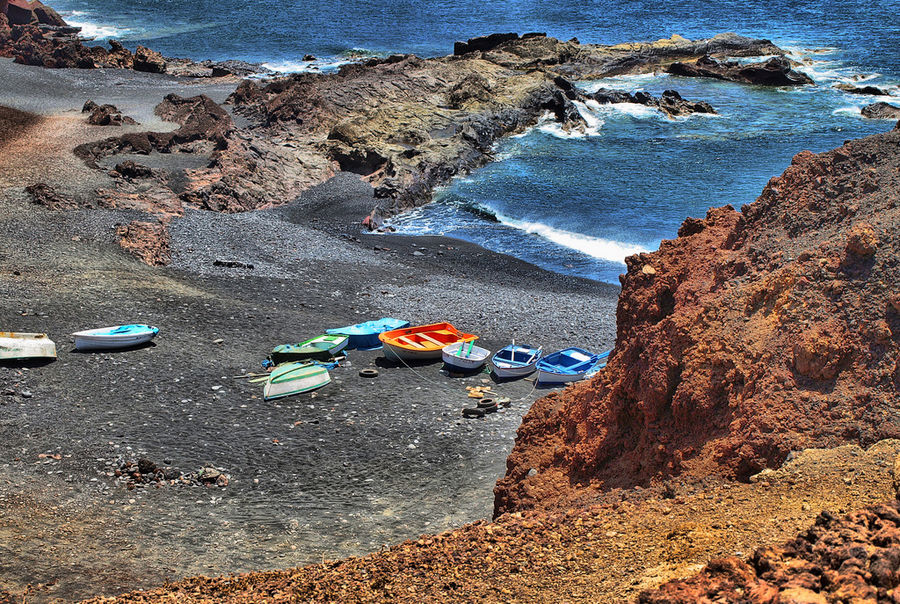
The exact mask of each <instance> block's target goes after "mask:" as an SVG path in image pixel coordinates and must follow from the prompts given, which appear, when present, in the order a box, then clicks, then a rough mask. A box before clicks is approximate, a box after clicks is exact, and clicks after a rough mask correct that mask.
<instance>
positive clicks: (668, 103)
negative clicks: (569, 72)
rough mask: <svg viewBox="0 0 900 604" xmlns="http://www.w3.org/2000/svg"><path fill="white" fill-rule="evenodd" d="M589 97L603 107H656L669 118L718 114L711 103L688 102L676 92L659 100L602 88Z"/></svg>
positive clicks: (668, 91) (638, 93) (664, 95)
mask: <svg viewBox="0 0 900 604" xmlns="http://www.w3.org/2000/svg"><path fill="white" fill-rule="evenodd" d="M589 96H590V97H591V98H593V99H594V100H595V101H597V102H598V103H600V104H601V105H606V104H614V103H636V104H638V105H646V106H647V107H655V108H657V109H659V110H660V111H662V112H663V113H665V114H666V115H668V116H669V117H677V116H684V115H691V114H693V113H709V114H715V113H716V110H715V109H713V108H712V105H710V104H709V103H707V102H705V101H697V102H692V101H688V100H686V99H683V98H681V95H680V94H678V92H677V91H675V90H665V91H663V93H662V95H660V96H659V97H658V98H657V97H655V96H653V95H652V94H650V93H648V92H643V91H640V92H635V93H634V94H632V93H630V92H625V91H622V90H609V89H606V88H601V89H600V90H598V91H596V92H595V93H593V94H591V95H589Z"/></svg>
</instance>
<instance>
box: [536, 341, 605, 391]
mask: <svg viewBox="0 0 900 604" xmlns="http://www.w3.org/2000/svg"><path fill="white" fill-rule="evenodd" d="M607 356H609V353H608V352H606V353H603V354H595V353H593V352H588V351H587V350H584V349H582V348H565V349H563V350H557V351H556V352H551V353H550V354H548V355H547V356H545V357H544V358H542V359H541V360H539V361H538V362H537V371H538V377H537V381H538V383H541V384H564V383H566V382H576V381H578V380H580V379H582V378H584V376H585V374H586V373H587V372H588V371H590V370H591V369H593V367H594V366H595V365H596V364H597V363H598V362H600V361H601V360H602V359H603V358H606V357H607Z"/></svg>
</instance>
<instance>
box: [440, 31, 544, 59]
mask: <svg viewBox="0 0 900 604" xmlns="http://www.w3.org/2000/svg"><path fill="white" fill-rule="evenodd" d="M532 37H534V36H532ZM518 39H519V34H515V33H509V34H491V35H489V36H479V37H477V38H469V39H468V40H467V41H465V42H456V43H455V44H454V45H453V54H454V55H464V54H468V53H470V52H487V51H489V50H493V49H495V48H497V47H498V46H500V45H501V44H503V43H505V42H509V41H510V40H518Z"/></svg>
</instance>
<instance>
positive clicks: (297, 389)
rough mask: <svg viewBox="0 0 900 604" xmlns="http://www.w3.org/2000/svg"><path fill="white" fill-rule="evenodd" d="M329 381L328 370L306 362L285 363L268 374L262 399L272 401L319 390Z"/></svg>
mask: <svg viewBox="0 0 900 604" xmlns="http://www.w3.org/2000/svg"><path fill="white" fill-rule="evenodd" d="M330 381H331V376H330V375H328V370H327V369H325V368H324V367H322V366H321V365H317V364H315V363H310V362H308V361H301V362H296V363H285V364H283V365H279V366H278V367H276V368H275V369H273V370H272V373H271V374H269V379H268V380H266V386H265V388H264V389H263V398H264V399H265V400H267V401H268V400H272V399H274V398H282V397H284V396H291V395H292V394H300V393H303V392H309V391H310V390H315V389H316V388H321V387H322V386H324V385H325V384H327V383H329V382H330Z"/></svg>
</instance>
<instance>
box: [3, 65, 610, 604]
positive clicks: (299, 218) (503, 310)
mask: <svg viewBox="0 0 900 604" xmlns="http://www.w3.org/2000/svg"><path fill="white" fill-rule="evenodd" d="M3 69H4V70H5V71H4V76H5V77H6V78H7V79H8V80H12V84H15V77H16V76H17V74H20V75H21V74H24V75H21V77H23V78H25V80H24V81H27V82H33V81H34V78H35V77H38V78H39V79H40V81H41V82H42V83H41V84H40V85H34V87H33V89H31V90H25V89H18V88H15V86H13V88H12V89H13V90H24V92H21V95H19V93H16V94H12V93H7V92H2V93H0V104H2V105H9V106H12V107H14V108H17V109H22V110H27V111H32V112H36V113H44V114H53V113H55V112H58V111H63V110H66V109H65V108H66V107H67V106H71V107H70V108H69V110H72V109H71V108H72V107H80V104H81V103H82V102H83V101H84V100H86V99H84V98H83V96H84V94H83V87H90V86H95V85H96V86H101V84H102V86H106V83H105V81H106V79H109V78H110V77H111V75H110V74H112V75H114V76H116V77H118V76H119V75H121V76H122V77H123V78H126V79H127V78H132V77H134V76H135V75H136V74H132V73H128V74H127V75H125V74H119V73H118V72H107V73H104V72H79V73H78V74H77V76H76V75H75V74H73V73H72V72H69V71H65V72H54V71H50V70H42V71H40V73H39V74H36V72H34V71H32V70H31V69H32V68H21V69H20V68H19V66H13V65H11V64H9V63H7V62H4V63H3ZM57 77H59V78H62V81H63V82H70V81H73V78H74V81H77V82H81V84H80V85H79V86H81V87H79V86H76V87H75V88H76V90H74V91H73V92H70V93H68V97H66V94H64V93H63V92H60V91H61V90H63V88H64V87H63V86H62V85H60V86H58V87H56V88H54V86H53V83H54V82H55V81H56V80H55V78H57ZM140 78H141V82H142V85H141V86H140V87H134V88H132V89H130V88H128V87H127V86H120V87H119V88H118V89H117V90H118V92H117V94H119V95H121V96H123V97H124V98H120V99H119V103H121V104H122V105H126V106H128V107H133V108H134V109H133V112H134V113H136V114H138V115H141V116H147V115H150V108H152V106H153V104H155V103H156V102H158V100H160V99H161V98H162V96H163V95H164V94H165V93H167V92H169V91H170V90H171V88H172V87H173V85H174V83H177V81H175V80H173V79H172V78H164V77H163V78H158V79H154V78H153V77H151V76H147V75H144V74H141V75H140ZM148 82H149V83H150V84H153V85H158V92H157V93H155V96H154V94H150V92H148V84H147V83H148ZM154 82H155V84H154ZM173 82H174V83H173ZM29 85H31V84H29ZM153 85H149V91H152V90H154V88H153ZM45 86H47V87H49V88H48V89H53V90H56V92H55V93H54V95H57V96H61V97H62V100H60V98H56V97H54V99H53V102H52V103H49V104H48V106H47V107H45V108H44V109H43V110H42V108H41V106H40V103H35V102H34V98H33V97H35V96H40V95H41V94H43V92H44V87H45ZM197 88H198V87H196V86H192V87H188V86H186V87H185V91H183V92H182V94H191V93H193V91H194V90H197ZM104 89H105V88H104ZM129 90H132V92H129ZM66 98H67V99H68V100H69V101H70V102H69V103H68V105H66V102H65V99H66ZM220 98H221V97H220ZM23 99H29V100H27V101H26V100H23ZM95 100H97V101H98V102H109V101H108V100H107V99H105V98H95ZM0 153H2V151H0ZM72 170H73V172H79V171H84V170H86V168H84V167H83V166H80V165H79V164H78V162H77V160H75V159H74V157H73V158H72ZM92 180H93V179H92V178H88V179H86V183H90V182H92ZM0 182H2V183H3V184H2V193H0V225H2V230H3V233H4V236H3V237H2V239H0V298H2V303H0V330H14V331H36V332H47V333H48V334H50V336H51V338H53V339H54V340H55V341H56V344H57V349H58V351H59V359H58V360H57V361H56V362H53V363H49V364H46V365H36V366H25V367H22V366H14V365H13V366H8V365H7V366H2V367H0V594H2V592H3V591H4V590H5V591H8V592H10V593H13V594H21V593H23V592H24V591H25V590H26V588H27V586H28V585H29V584H31V588H30V595H29V597H28V601H29V602H33V601H48V600H54V599H61V600H65V601H70V600H75V599H78V598H81V597H87V596H90V595H97V594H114V593H118V592H122V591H125V590H131V589H135V588H142V587H151V586H157V585H161V584H162V583H164V582H165V581H166V580H172V579H176V578H180V577H184V576H188V575H192V574H200V573H202V574H208V575H210V574H211V575H215V574H225V573H233V572H241V571H248V570H258V569H266V568H286V567H290V566H296V565H302V564H305V563H310V562H314V561H321V560H322V559H323V558H327V559H334V558H338V557H343V556H347V555H353V554H364V553H367V552H371V551H376V550H378V549H379V548H381V547H382V546H383V545H384V544H393V543H396V542H399V541H401V540H403V539H406V538H411V537H416V536H418V535H419V534H421V533H426V532H427V533H434V532H439V531H443V530H445V529H449V528H452V527H457V526H460V525H462V524H464V523H466V522H469V521H472V520H476V519H479V518H486V517H489V516H490V513H491V509H492V489H493V486H494V483H495V482H496V480H497V479H498V478H499V477H500V476H501V475H502V474H503V472H504V470H505V461H506V456H507V454H508V453H509V450H510V448H511V447H512V443H513V437H514V435H515V431H516V428H517V427H518V425H519V423H520V419H521V416H522V415H523V414H524V413H525V412H526V411H527V410H528V408H529V405H530V404H531V403H532V402H533V400H535V398H537V397H538V396H540V395H541V394H542V393H545V392H546V391H543V390H537V391H535V390H534V389H533V384H532V383H531V382H528V381H522V380H520V381H514V382H508V383H503V384H492V387H493V389H494V390H495V392H496V393H497V394H498V395H499V396H506V397H509V398H510V399H512V402H511V405H510V406H509V407H508V408H507V409H502V410H501V411H500V412H498V413H495V414H492V415H489V416H488V417H486V418H485V419H480V420H467V419H463V418H462V417H461V414H460V412H461V409H462V408H463V407H464V406H470V405H471V403H472V399H469V398H467V396H466V394H467V392H466V389H465V388H466V386H476V385H484V384H483V382H484V381H485V380H487V379H489V378H488V376H487V375H486V374H479V375H475V376H470V377H464V378H457V377H450V376H448V375H446V374H445V373H443V372H442V371H441V364H440V363H434V364H431V365H426V366H422V367H415V368H407V367H402V366H400V367H397V366H391V365H389V364H386V363H385V362H384V359H383V356H382V352H381V351H371V352H358V351H350V352H349V354H348V358H347V362H346V363H345V364H344V366H342V367H339V368H337V369H335V370H333V371H332V372H331V374H332V379H333V382H332V383H331V384H330V385H328V386H327V387H325V388H323V389H321V390H319V391H317V392H315V393H312V394H305V395H299V396H294V397H290V398H286V399H282V400H278V401H270V402H264V401H263V400H262V385H261V384H253V383H249V382H248V380H247V379H236V378H235V377H234V376H239V375H244V374H246V373H248V372H259V371H261V368H260V361H261V360H262V359H263V358H265V356H266V354H267V353H268V352H269V351H270V350H271V348H272V347H273V346H274V345H276V344H279V343H285V342H294V341H299V340H302V339H305V338H307V337H310V336H313V335H316V334H318V333H321V332H322V331H323V330H324V329H325V328H328V327H336V326H341V325H346V324H350V323H356V322H359V321H364V320H369V319H375V318H379V317H382V316H393V317H398V318H403V319H408V320H410V321H412V322H414V323H423V322H434V321H442V320H447V321H451V322H452V323H454V324H455V325H456V326H457V327H459V328H462V329H464V330H466V331H471V332H473V333H476V334H479V335H480V336H481V340H480V343H482V344H484V345H485V346H486V347H487V348H490V349H493V350H496V349H497V348H499V347H501V346H503V345H505V344H506V343H508V342H509V340H510V339H511V338H515V339H516V341H517V342H521V343H533V344H540V345H543V346H544V348H545V349H554V348H560V347H564V346H568V345H578V346H583V347H586V348H590V349H594V350H602V349H607V348H609V347H610V346H611V345H612V343H613V339H614V336H615V317H614V312H615V303H616V296H617V294H618V288H617V287H614V286H612V285H607V284H601V283H596V282H592V281H587V280H579V279H574V278H570V277H563V276H560V275H555V274H552V273H548V272H546V271H543V270H540V269H538V268H536V267H534V266H531V265H529V264H526V263H523V262H519V261H516V260H514V259H511V258H507V257H504V256H500V255H496V254H493V253H490V252H487V251H485V250H483V249H482V248H479V247H477V246H473V245H469V244H465V243H462V242H458V241H455V240H450V239H443V238H407V237H398V236H393V235H365V234H362V233H360V232H359V230H358V228H357V226H356V225H357V224H358V222H359V219H360V218H361V217H362V216H363V215H365V213H367V211H368V209H369V208H370V207H371V204H372V199H371V189H370V188H369V186H368V185H366V184H365V183H362V182H361V181H359V179H358V178H357V177H356V176H353V175H346V174H341V175H338V176H337V177H335V178H334V179H332V180H331V181H329V182H328V183H326V184H325V185H322V186H320V187H318V188H316V189H314V190H312V191H309V192H308V193H307V194H305V195H303V196H302V197H301V198H300V199H298V200H296V201H294V202H291V203H290V204H288V205H286V206H283V207H280V208H276V209H272V210H266V211H259V212H254V213H248V214H239V215H220V214H213V213H209V212H199V211H192V212H188V213H187V215H186V216H185V217H184V218H181V219H176V220H175V221H174V222H173V223H172V226H171V231H172V248H173V261H172V265H171V266H169V267H166V268H152V267H148V266H145V265H143V264H140V263H139V262H138V261H137V260H135V259H134V258H132V257H131V256H130V255H128V254H126V253H125V252H124V251H122V250H121V249H120V248H119V247H118V245H117V244H116V243H115V236H114V227H115V225H117V224H124V223H127V222H129V221H131V220H133V219H140V218H144V219H146V218H147V217H146V216H142V215H141V214H139V213H136V212H119V211H110V210H92V211H76V212H59V211H51V210H48V209H45V208H43V207H39V206H35V205H33V204H32V203H31V202H30V201H29V199H28V197H27V195H26V194H25V193H24V192H23V191H22V189H21V186H19V184H18V183H17V184H16V186H11V185H10V183H9V181H8V180H0ZM85 186H88V185H87V184H86V185H85ZM216 260H223V261H237V262H240V263H243V264H244V265H252V268H247V267H244V268H241V267H237V268H225V267H222V266H217V265H216V264H215V261H216ZM130 322H137V323H150V324H153V325H156V326H158V327H159V328H160V335H159V337H158V338H157V339H156V340H155V341H154V343H153V345H151V346H148V347H145V348H141V349H137V350H130V351H123V352H116V353H94V354H85V353H77V352H75V351H74V349H73V348H74V347H73V345H72V339H71V337H70V336H69V335H68V334H70V333H71V332H73V331H77V330H79V329H86V328H89V327H97V326H103V325H112V324H118V323H130ZM365 367H376V368H378V370H379V376H378V377H377V378H375V379H365V378H362V377H360V376H359V375H358V372H359V370H360V369H362V368H365ZM141 457H145V458H148V459H150V460H152V461H154V462H156V463H158V464H160V465H169V466H171V467H174V468H177V469H178V470H181V471H183V472H191V471H196V470H198V469H200V468H201V467H203V466H206V465H211V466H214V467H216V468H218V469H220V470H222V471H223V472H225V474H226V475H227V476H228V477H229V479H230V482H229V484H228V486H226V487H224V488H219V487H212V488H208V487H203V486H190V485H187V484H175V485H170V484H166V485H165V486H161V487H159V488H157V487H140V486H139V487H137V488H134V489H131V490H129V489H128V488H126V486H125V483H124V481H122V480H121V479H119V480H117V479H116V477H115V476H114V475H113V472H114V471H115V469H116V468H117V467H119V465H120V463H121V462H123V461H130V460H137V459H138V458H141Z"/></svg>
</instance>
